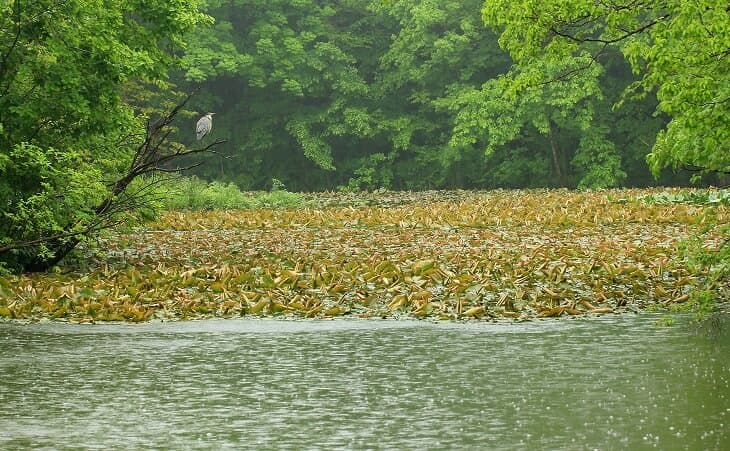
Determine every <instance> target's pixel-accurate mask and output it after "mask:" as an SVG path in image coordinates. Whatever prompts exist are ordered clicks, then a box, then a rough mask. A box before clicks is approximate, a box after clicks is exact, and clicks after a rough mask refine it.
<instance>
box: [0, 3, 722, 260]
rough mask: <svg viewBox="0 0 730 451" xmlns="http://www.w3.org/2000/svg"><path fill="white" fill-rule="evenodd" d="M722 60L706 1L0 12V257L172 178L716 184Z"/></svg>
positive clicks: (344, 185)
mask: <svg viewBox="0 0 730 451" xmlns="http://www.w3.org/2000/svg"><path fill="white" fill-rule="evenodd" d="M729 54H730V11H729V8H728V7H727V3H726V2H722V1H719V0H698V1H693V2H685V1H679V0H671V1H658V0H646V1H633V0H608V1H594V0H575V1H572V2H563V1H537V0H520V1H504V0H487V1H484V0H459V1H450V0H443V1H433V0H317V1H315V0H287V1H282V0H273V1H269V0H267V1H263V0H226V1H223V0H175V1H166V0H113V1H94V0H65V1H60V0H34V1H29V0H5V1H3V2H2V3H1V4H0V216H1V218H2V222H0V261H2V262H3V263H2V264H3V265H4V266H5V267H8V268H14V269H25V270H42V269H47V268H49V267H51V266H52V265H53V264H54V263H56V262H57V261H58V259H59V258H60V257H62V256H63V255H66V253H67V252H68V250H69V249H72V248H73V247H75V246H76V245H77V244H78V242H79V241H80V240H82V239H83V238H84V237H87V236H91V235H94V234H95V233H97V232H98V231H100V230H103V229H105V228H109V227H112V226H113V225H114V224H116V223H118V222H119V221H120V219H119V214H122V213H124V212H127V211H129V210H134V209H136V208H137V207H139V206H142V205H143V204H144V201H145V198H144V185H143V187H142V188H140V187H139V186H140V185H139V184H136V185H135V184H133V183H132V182H133V181H135V180H137V181H139V180H140V179H144V178H145V177H147V176H150V175H152V174H154V173H170V172H176V171H177V170H179V169H187V171H186V173H187V174H192V175H196V176H198V177H200V178H202V179H204V180H207V181H218V182H222V183H226V184H233V185H235V186H236V187H237V188H238V189H240V190H244V191H249V190H267V189H271V188H285V189H286V190H288V191H292V192H312V191H328V190H340V191H355V192H357V191H363V190H379V189H389V190H427V189H492V188H538V187H548V188H559V187H564V188H570V189H580V190H585V189H603V188H612V187H646V186H652V185H687V184H690V183H699V184H703V185H717V184H723V183H724V182H726V181H727V178H726V177H727V176H726V174H727V172H728V171H729V170H730V151H729V150H730V149H728V145H729V143H730V114H728V113H730V111H728V109H729V107H730V83H729V78H730V58H728V55H729ZM206 112H214V113H216V115H215V117H214V121H213V129H212V132H211V133H210V134H209V135H208V136H206V137H205V138H204V139H203V140H202V141H200V142H198V141H196V140H195V123H196V121H197V120H198V118H199V117H200V116H201V115H203V114H205V113H206ZM131 187H134V189H132V188H131Z"/></svg>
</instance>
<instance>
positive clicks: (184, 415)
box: [0, 315, 730, 450]
mask: <svg viewBox="0 0 730 451" xmlns="http://www.w3.org/2000/svg"><path fill="white" fill-rule="evenodd" d="M654 319H655V318H654V317H651V316H647V315H640V316H628V315H625V316H619V317H605V318H601V319H596V320H574V321H572V320H558V321H545V322H535V323H526V324H519V325H508V324H453V323H437V324H433V323H425V322H388V321H345V320H338V321H322V320H320V321H311V322H309V321H308V322H294V321H289V322H288V321H277V320H242V321H237V320H226V321H223V320H217V321H203V322H192V323H159V324H146V325H136V326H132V325H95V326H80V325H70V324H34V325H17V324H0V384H1V385H0V448H2V449H16V448H21V449H25V448H34V449H37V448H53V449H63V448H75V449H78V448H84V449H109V448H116V449H128V448H145V449H151V448H152V449H154V448H159V449H246V448H248V449H297V450H299V449H343V448H344V449H417V448H424V449H602V450H610V449H644V448H652V447H656V448H657V449H688V450H699V449H718V450H719V449H723V446H725V447H726V446H728V443H730V441H729V439H730V433H729V431H730V425H729V424H728V423H730V334H729V333H728V331H727V325H726V327H725V328H723V329H721V330H720V331H719V333H718V332H717V331H716V333H712V334H708V333H707V332H706V331H699V332H697V331H694V330H692V329H690V328H689V326H674V327H669V328H666V327H655V326H653V325H652V323H653V321H654ZM724 449H728V448H724Z"/></svg>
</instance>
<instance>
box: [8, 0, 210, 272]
mask: <svg viewBox="0 0 730 451" xmlns="http://www.w3.org/2000/svg"><path fill="white" fill-rule="evenodd" d="M208 21H209V18H208V17H207V16H205V15H204V14H202V13H200V12H199V11H198V1H197V0H175V1H167V0H113V1H105V2H98V1H91V0H67V1H62V2H59V1H56V0H33V1H23V0H14V1H3V2H2V3H0V266H3V265H4V266H7V267H10V268H12V269H20V270H23V269H26V270H34V269H44V268H46V267H47V266H48V265H49V264H52V263H53V262H55V261H57V260H58V259H59V258H60V257H62V256H63V255H65V254H66V253H67V252H68V251H69V250H70V248H72V247H73V246H74V245H75V244H76V243H77V242H78V240H79V239H80V237H83V236H86V235H88V234H89V233H92V232H93V231H95V230H98V229H99V228H100V227H104V226H107V225H108V224H109V223H108V222H107V221H103V223H100V221H99V220H100V217H99V213H100V212H109V211H110V206H111V204H110V203H109V201H110V200H112V201H113V200H114V199H115V197H116V196H118V195H120V194H121V192H119V188H122V184H120V183H119V182H120V180H124V177H126V176H128V175H129V173H130V172H134V171H131V170H130V167H134V165H135V162H134V161H133V158H134V157H135V155H136V152H137V151H138V150H139V149H140V146H143V143H144V142H145V141H146V140H145V139H144V138H140V136H144V135H145V122H144V118H142V117H140V116H138V115H136V114H135V110H134V108H133V107H132V106H131V105H130V104H129V102H128V101H126V100H125V98H124V97H123V91H124V90H123V88H124V86H125V85H126V84H129V83H132V82H136V81H145V82H147V83H151V84H154V85H155V88H156V89H165V88H166V86H165V82H164V80H165V78H166V76H167V71H168V69H169V68H170V67H171V66H172V65H174V63H175V61H176V59H177V57H176V56H175V55H176V53H178V52H179V50H180V49H181V48H182V47H183V46H184V41H183V38H184V36H185V35H186V33H187V32H188V31H189V30H190V29H191V28H193V27H194V26H196V25H198V24H201V23H205V22H208ZM149 131H150V130H149V129H148V135H147V137H148V138H149V137H150V136H149ZM158 138H159V137H158ZM156 142H159V141H156Z"/></svg>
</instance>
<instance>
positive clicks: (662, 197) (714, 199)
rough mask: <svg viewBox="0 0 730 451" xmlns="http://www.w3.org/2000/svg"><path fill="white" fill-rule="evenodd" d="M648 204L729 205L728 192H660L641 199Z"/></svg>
mask: <svg viewBox="0 0 730 451" xmlns="http://www.w3.org/2000/svg"><path fill="white" fill-rule="evenodd" d="M643 201H644V202H647V203H649V204H672V203H680V204H683V203H690V204H698V205H730V190H727V189H720V190H679V191H677V190H675V191H662V192H660V193H657V194H651V195H649V196H646V197H644V198H643Z"/></svg>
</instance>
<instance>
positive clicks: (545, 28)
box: [482, 0, 730, 174]
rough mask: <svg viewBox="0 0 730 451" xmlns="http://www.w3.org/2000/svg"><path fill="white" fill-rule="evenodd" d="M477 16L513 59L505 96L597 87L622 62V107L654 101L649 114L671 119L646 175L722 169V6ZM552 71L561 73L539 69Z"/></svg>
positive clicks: (501, 5) (728, 47)
mask: <svg viewBox="0 0 730 451" xmlns="http://www.w3.org/2000/svg"><path fill="white" fill-rule="evenodd" d="M482 12H483V16H484V20H485V22H486V23H487V24H488V25H490V26H492V27H494V28H495V29H497V30H499V32H500V33H501V35H500V44H501V45H502V46H503V48H505V49H506V50H507V51H509V53H510V55H511V56H512V57H513V59H514V60H515V64H516V68H517V70H518V71H519V75H518V76H516V77H514V78H513V79H512V80H511V82H510V89H511V90H513V91H514V90H520V89H534V87H536V86H541V85H545V84H552V83H554V82H556V81H565V80H574V79H576V78H584V79H596V78H597V77H599V76H600V73H601V71H602V69H604V68H605V66H606V61H608V60H611V59H612V58H613V55H616V54H618V55H621V56H622V57H623V58H624V59H625V60H626V61H628V63H629V64H630V66H631V69H632V70H633V72H634V73H636V74H637V75H638V79H637V80H635V81H634V82H633V83H630V84H629V85H628V86H627V87H626V89H625V91H624V97H623V99H624V100H625V101H628V100H630V99H631V98H632V97H641V96H646V95H648V94H655V95H656V98H657V100H658V106H657V112H658V113H663V114H666V115H668V117H669V119H670V120H669V123H668V124H667V126H666V128H664V129H663V130H661V131H660V132H659V133H658V135H657V139H656V142H655V144H654V145H653V148H652V149H651V152H650V153H649V155H648V161H649V163H650V165H651V168H652V170H653V171H654V173H655V174H658V173H659V170H660V169H662V168H664V167H667V166H673V167H683V166H690V167H694V168H698V169H701V170H705V171H723V172H726V171H728V170H730V148H729V146H730V119H729V118H730V114H729V113H730V111H729V108H730V58H729V57H728V56H729V55H730V8H728V5H727V2H726V1H721V0H696V1H691V2H688V1H684V0H669V1H666V0H649V1H642V2H625V1H617V0H609V1H603V2H595V1H593V0H574V1H571V2H565V1H542V0H540V1H538V0H519V1H507V0H487V1H486V2H485V3H484V6H483V9H482ZM555 64H561V65H563V66H564V67H563V68H562V69H560V70H558V71H557V72H554V71H545V70H542V68H544V67H548V66H551V65H552V66H554V65H555ZM619 103H621V102H619Z"/></svg>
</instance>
